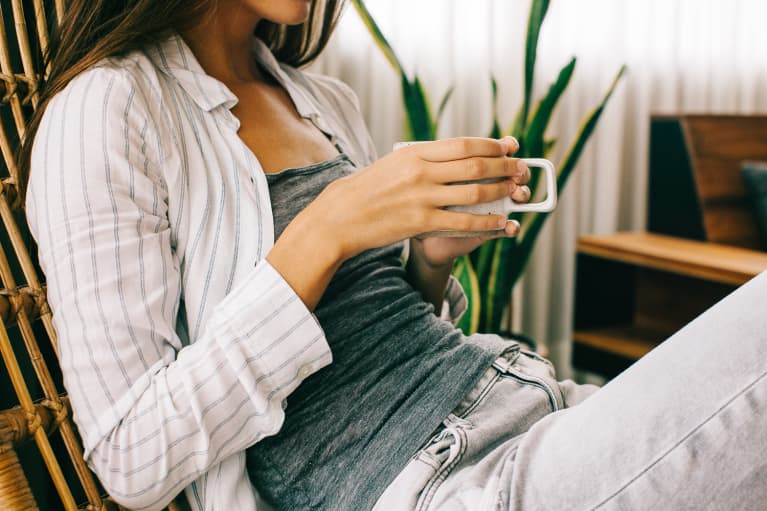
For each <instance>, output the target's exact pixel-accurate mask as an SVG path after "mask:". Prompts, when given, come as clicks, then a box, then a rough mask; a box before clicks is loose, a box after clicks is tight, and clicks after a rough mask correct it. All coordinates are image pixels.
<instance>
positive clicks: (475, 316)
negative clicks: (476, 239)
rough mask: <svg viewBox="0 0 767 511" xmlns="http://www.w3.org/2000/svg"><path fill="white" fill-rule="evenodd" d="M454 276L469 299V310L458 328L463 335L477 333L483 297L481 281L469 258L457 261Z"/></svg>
mask: <svg viewBox="0 0 767 511" xmlns="http://www.w3.org/2000/svg"><path fill="white" fill-rule="evenodd" d="M453 275H454V276H455V278H457V279H458V282H460V283H461V286H463V289H464V291H465V292H466V296H467V297H468V299H469V303H468V308H467V309H466V312H464V314H463V316H461V319H460V321H458V328H460V329H461V330H463V333H465V334H466V335H471V334H474V333H477V332H478V329H479V314H480V308H481V306H482V300H481V297H482V295H481V293H480V290H479V280H478V279H477V274H476V272H475V271H474V267H473V265H472V264H471V260H470V259H469V256H463V257H461V258H460V259H458V260H457V261H456V263H455V267H454V269H453Z"/></svg>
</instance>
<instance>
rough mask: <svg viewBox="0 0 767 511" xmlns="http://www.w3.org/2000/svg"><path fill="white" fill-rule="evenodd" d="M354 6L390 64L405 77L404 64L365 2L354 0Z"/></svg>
mask: <svg viewBox="0 0 767 511" xmlns="http://www.w3.org/2000/svg"><path fill="white" fill-rule="evenodd" d="M352 5H354V8H355V9H356V11H357V14H359V17H360V19H361V20H362V22H363V23H364V24H365V27H366V28H367V29H368V32H370V34H372V36H373V39H374V40H375V43H376V45H377V46H378V48H380V50H381V52H382V53H383V55H384V57H385V58H386V60H387V61H389V64H390V65H391V66H392V67H393V68H394V69H395V70H396V71H397V72H398V73H400V74H403V75H404V74H405V70H404V68H403V67H402V64H401V63H400V61H399V59H398V58H397V55H396V53H394V50H393V49H392V47H391V44H389V41H388V40H387V39H386V36H384V35H383V32H381V29H380V28H379V27H378V23H376V21H375V20H374V19H373V16H372V15H371V14H370V11H369V10H368V8H367V6H366V5H365V2H364V1H363V0H352Z"/></svg>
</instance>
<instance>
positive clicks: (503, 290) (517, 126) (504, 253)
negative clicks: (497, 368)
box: [352, 0, 626, 334]
mask: <svg viewBox="0 0 767 511" xmlns="http://www.w3.org/2000/svg"><path fill="white" fill-rule="evenodd" d="M352 3H353V5H354V7H355V9H356V10H357V13H358V14H359V15H360V18H361V19H362V21H363V22H364V23H365V26H366V27H367V28H368V31H369V32H370V33H371V35H372V36H373V38H374V40H375V42H376V44H377V46H378V47H379V48H380V49H381V51H382V52H383V54H384V56H385V57H386V59H387V60H388V62H389V63H390V64H391V66H392V67H393V68H394V69H395V71H396V72H398V73H399V74H400V77H401V82H402V96H403V101H404V104H405V113H406V118H405V134H406V139H407V140H434V139H435V138H436V136H437V127H438V124H439V119H440V117H441V115H442V113H443V111H444V109H445V106H446V105H447V103H448V101H449V100H450V96H451V95H452V92H453V89H452V87H451V88H450V89H449V90H448V92H447V93H446V94H445V96H444V97H443V98H442V101H440V106H439V108H438V110H437V115H436V117H434V116H433V114H432V113H431V112H432V110H431V107H430V102H429V98H428V95H427V93H426V91H425V90H424V88H423V85H422V84H421V82H420V80H419V79H418V77H417V76H416V77H413V78H412V79H411V78H410V77H409V76H408V74H407V72H406V71H405V70H404V68H403V67H402V64H401V63H400V61H399V59H398V58H397V56H396V54H395V52H394V50H393V49H392V47H391V45H390V44H389V42H388V41H387V40H386V37H385V36H384V35H383V33H382V32H381V30H380V28H379V27H378V25H377V24H376V22H375V20H374V19H373V17H372V16H371V14H370V12H369V11H368V9H367V7H366V6H365V3H364V1H363V0H352ZM549 3H550V0H532V5H531V8H530V17H529V20H528V25H527V36H526V41H525V73H524V96H523V100H522V105H521V106H520V108H519V111H518V113H517V115H516V117H515V119H514V122H513V123H512V126H511V128H510V129H509V132H508V133H509V134H511V135H514V136H515V137H516V138H517V140H518V141H519V144H520V149H519V151H518V153H517V156H519V157H521V158H526V157H541V156H548V155H549V154H550V153H551V151H552V150H553V148H554V146H555V144H556V143H557V141H556V140H555V139H549V138H546V136H545V132H546V128H547V127H548V124H549V121H550V120H551V116H552V114H553V112H554V109H555V107H556V106H557V104H558V103H559V100H560V99H561V97H562V94H563V93H564V91H565V90H566V89H567V86H568V85H569V83H570V80H571V78H572V76H573V73H574V72H575V64H576V58H575V57H573V58H572V59H571V60H570V61H569V62H568V63H567V64H566V65H565V66H564V67H563V68H562V70H561V71H560V72H559V75H558V76H557V79H556V80H555V81H554V83H553V84H552V85H551V87H550V88H549V90H548V92H547V93H546V94H545V95H544V96H543V98H541V99H540V100H539V101H538V102H537V104H536V106H535V108H532V91H533V84H534V76H535V63H536V55H537V49H538V39H539V36H540V31H541V26H542V25H543V21H544V19H545V18H546V13H547V12H548V9H549ZM625 71H626V66H622V67H621V68H620V70H619V71H618V73H617V74H616V75H615V79H614V80H613V82H612V84H611V86H610V87H609V89H608V90H607V92H606V93H605V94H604V96H603V98H602V100H601V102H600V103H599V104H598V105H597V106H596V108H594V109H593V110H592V111H591V112H590V113H589V114H588V115H587V116H586V117H585V118H584V120H583V121H582V123H581V126H580V129H579V131H578V134H577V135H576V137H575V139H574V140H573V141H572V143H571V144H570V146H569V148H568V150H567V152H566V154H565V157H564V158H563V160H562V161H561V162H559V164H558V165H557V167H558V176H557V188H558V190H559V191H560V193H561V192H562V191H563V190H564V187H565V185H566V184H567V181H568V179H569V177H570V175H571V174H572V171H573V169H574V168H575V165H576V163H577V161H578V158H579V157H580V155H581V153H582V152H583V148H584V147H585V145H586V142H588V140H589V138H590V137H591V135H592V133H593V132H594V129H595V127H596V125H597V122H598V121H599V118H600V116H601V115H602V112H603V111H604V108H605V106H606V105H607V102H608V100H609V99H610V97H611V96H612V93H613V91H614V90H615V87H616V86H617V84H618V82H619V81H620V79H621V77H622V76H623V74H624V73H625ZM491 86H492V92H493V112H494V115H493V123H492V127H491V129H490V133H489V136H490V137H493V138H500V137H501V136H503V135H504V133H503V131H502V129H501V125H500V122H499V121H498V114H497V112H498V109H497V98H498V84H497V83H496V81H495V79H491ZM537 185H538V174H534V175H533V178H532V179H531V181H530V184H529V186H530V189H531V191H532V192H533V195H535V190H536V187H537ZM548 215H549V214H548V213H513V214H512V215H511V218H513V219H515V220H518V221H519V222H520V223H521V225H522V231H521V233H520V235H519V236H517V237H516V238H514V239H507V238H503V239H496V240H491V241H488V242H487V243H484V244H483V245H482V246H481V247H479V248H478V249H477V250H475V251H474V252H472V253H471V254H469V255H467V256H464V257H462V258H461V259H459V260H458V261H456V264H455V268H454V270H453V274H454V275H455V276H456V277H457V278H458V280H459V281H460V282H461V284H462V285H463V287H464V289H465V290H466V293H467V295H468V298H469V309H468V310H467V312H466V314H464V316H463V318H461V322H460V323H459V326H460V327H461V328H462V329H463V331H464V332H466V333H467V334H469V333H474V332H478V331H481V332H501V331H503V330H504V328H503V324H502V321H503V313H504V310H505V308H506V307H507V306H508V304H509V300H510V297H511V290H512V289H513V288H514V285H515V284H516V282H517V281H518V280H519V278H520V277H521V276H522V274H523V272H524V270H525V268H526V267H527V263H528V261H529V259H530V254H531V253H532V251H533V248H534V246H535V241H536V239H537V238H538V235H539V234H540V232H541V229H542V228H543V225H544V223H545V221H546V218H548Z"/></svg>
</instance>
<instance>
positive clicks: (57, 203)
mask: <svg viewBox="0 0 767 511" xmlns="http://www.w3.org/2000/svg"><path fill="white" fill-rule="evenodd" d="M253 51H254V55H255V57H256V58H257V59H258V60H259V61H260V63H261V64H262V66H263V67H264V68H265V69H266V70H267V71H269V72H270V73H271V74H272V75H273V76H274V77H275V78H276V79H277V80H278V81H279V82H280V83H281V84H282V85H283V86H284V87H285V89H286V90H287V91H288V93H289V94H290V96H291V98H292V100H293V102H294V104H295V106H296V108H297V110H298V112H299V113H300V114H301V115H302V116H304V117H305V118H307V119H311V120H312V121H313V122H314V123H315V125H317V127H318V128H320V129H321V130H323V131H324V132H325V133H327V134H328V136H329V137H330V138H331V140H332V141H333V142H334V143H336V144H337V145H338V146H339V147H340V148H341V149H342V150H343V151H344V152H345V153H346V154H347V155H348V156H349V157H350V158H351V159H352V161H354V162H355V164H356V165H357V166H358V167H362V166H366V165H369V164H370V163H371V162H372V161H373V160H374V159H375V151H374V149H373V146H372V144H371V142H370V138H369V136H368V134H367V131H366V128H365V126H364V121H363V119H362V117H361V115H360V113H359V109H358V105H357V102H356V98H355V97H354V95H353V93H352V92H351V91H350V90H349V89H348V87H346V86H345V85H343V84H341V83H340V82H338V81H336V80H333V79H330V78H327V77H321V76H316V75H311V74H308V73H304V72H301V71H297V70H295V69H293V68H290V67H288V66H283V65H280V64H279V63H277V62H276V61H275V59H274V58H273V56H272V55H271V53H270V52H269V50H268V49H267V48H266V47H265V46H264V45H263V44H262V43H260V42H259V41H257V40H256V41H254V47H253ZM236 102H237V98H236V97H235V96H234V95H233V94H232V93H231V92H230V91H229V90H228V89H227V88H226V87H225V86H224V85H223V84H222V83H221V82H219V81H218V80H216V79H214V78H212V77H210V76H208V75H206V74H205V72H204V71H203V69H202V68H201V67H200V65H199V63H198V62H197V61H196V60H195V58H194V56H193V55H192V53H191V51H190V50H189V48H188V47H187V46H186V45H185V43H184V42H183V40H182V39H181V38H180V37H179V36H177V35H173V36H171V37H169V38H168V39H167V40H165V41H164V42H162V43H161V44H158V45H156V46H154V47H151V48H147V49H145V51H143V52H134V53H132V54H130V55H128V56H125V57H122V58H119V59H109V60H107V61H104V62H102V63H100V64H99V65H98V66H95V67H94V68H92V69H90V70H89V71H87V72H85V73H82V74H81V75H80V76H78V77H77V78H76V79H75V80H73V81H72V82H71V83H70V84H69V85H68V86H67V87H66V89H65V90H64V91H62V92H61V93H60V94H59V95H57V96H56V97H55V98H54V99H53V100H52V102H51V103H50V105H49V106H48V108H47V110H46V112H45V115H44V117H43V120H42V123H41V125H40V129H39V132H38V135H37V138H36V140H35V144H34V149H33V157H32V171H31V176H30V183H29V192H28V196H27V202H26V208H27V216H28V220H29V223H30V228H31V231H32V233H33V236H34V237H35V239H36V241H37V243H38V246H39V259H40V264H41V266H42V269H43V271H44V272H45V274H46V277H47V281H48V299H49V302H50V306H51V309H52V311H53V319H54V324H55V326H56V329H57V332H58V334H59V349H60V353H61V365H62V370H63V374H64V381H65V385H66V388H67V391H68V392H69V394H70V398H71V402H72V407H73V409H74V417H75V421H76V423H77V425H78V427H79V430H80V433H81V435H82V437H83V441H84V446H85V452H86V459H87V461H88V463H89V465H90V466H91V467H92V468H93V470H94V471H95V472H96V473H97V474H98V476H99V478H100V480H101V482H102V483H103V485H104V487H105V488H106V490H107V491H108V492H109V493H110V495H112V496H113V497H114V498H115V499H116V500H117V501H118V502H120V503H121V504H122V505H124V506H126V507H129V508H135V509H157V508H161V507H163V506H164V505H166V504H167V503H168V502H170V501H171V500H172V499H173V498H174V496H175V495H176V494H178V493H179V492H181V491H183V490H185V491H186V494H187V496H188V497H189V500H190V502H191V505H192V508H193V509H195V510H203V509H206V510H211V509H227V510H234V509H236V510H252V509H256V508H258V507H260V506H259V500H258V495H257V492H256V491H255V490H254V489H253V488H252V486H251V484H250V482H249V480H248V477H247V473H246V471H245V455H244V449H246V448H247V447H248V446H250V445H252V444H254V443H255V442H258V441H259V439H261V438H263V437H265V436H267V435H273V434H275V433H276V432H277V431H279V429H280V427H281V425H282V423H283V420H284V412H283V406H284V402H285V399H286V398H287V396H289V395H290V393H291V392H292V391H293V390H294V389H295V388H296V387H297V386H298V385H299V384H300V383H301V382H302V381H303V380H304V379H306V378H307V377H308V376H309V375H311V374H313V373H314V372H316V371H317V370H319V369H320V368H322V367H324V366H326V365H327V364H329V363H331V361H332V355H331V353H330V349H329V347H328V344H327V342H326V340H325V336H324V333H323V331H322V328H321V326H320V325H319V324H318V322H317V321H316V318H315V317H314V316H313V314H312V313H311V312H310V311H309V310H308V309H307V308H306V307H305V306H304V304H303V303H302V301H301V300H300V299H299V298H298V296H297V295H296V294H295V293H294V292H293V290H292V289H291V288H290V286H289V285H288V284H287V283H286V282H285V280H284V279H283V278H282V277H281V276H280V275H279V273H277V272H276V271H275V270H274V268H272V267H271V266H270V265H269V264H268V262H267V261H266V260H265V259H264V257H265V256H266V254H267V253H268V252H269V250H270V248H271V246H272V245H273V243H274V232H273V230H274V227H273V219H272V213H271V207H270V203H269V192H268V187H267V183H266V179H265V176H264V173H263V170H262V168H261V166H260V165H259V163H258V160H257V158H256V157H255V155H253V154H252V152H251V151H250V150H249V149H248V148H247V146H246V145H245V144H244V143H243V142H242V141H241V140H240V138H239V137H238V136H237V130H238V128H239V122H238V120H237V119H236V118H235V117H234V116H233V114H232V113H231V111H230V109H231V108H232V107H233V106H234V105H235V104H236ZM449 295H450V297H449V303H450V306H451V310H452V312H453V313H455V314H458V313H460V309H462V308H463V307H464V306H465V297H464V296H463V293H462V290H461V289H460V285H455V284H454V283H453V282H451V284H450V293H449Z"/></svg>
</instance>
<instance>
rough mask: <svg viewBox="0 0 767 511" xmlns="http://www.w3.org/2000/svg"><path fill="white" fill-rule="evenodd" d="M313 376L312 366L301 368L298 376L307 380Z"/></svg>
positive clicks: (307, 365)
mask: <svg viewBox="0 0 767 511" xmlns="http://www.w3.org/2000/svg"><path fill="white" fill-rule="evenodd" d="M310 374H312V366H310V365H309V364H305V365H302V366H301V368H300V369H299V370H298V376H299V377H300V378H306V377H307V376H309V375H310Z"/></svg>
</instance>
